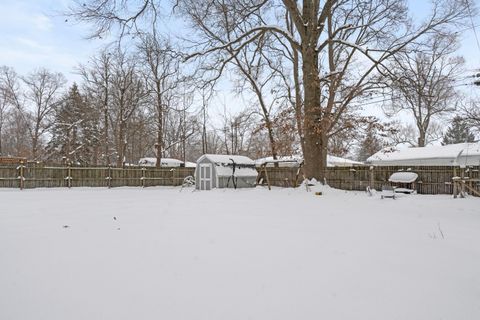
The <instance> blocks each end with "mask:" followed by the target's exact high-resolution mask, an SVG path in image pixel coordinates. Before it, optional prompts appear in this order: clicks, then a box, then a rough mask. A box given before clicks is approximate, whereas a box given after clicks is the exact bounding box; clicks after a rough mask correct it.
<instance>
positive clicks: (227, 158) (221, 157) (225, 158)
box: [197, 154, 255, 165]
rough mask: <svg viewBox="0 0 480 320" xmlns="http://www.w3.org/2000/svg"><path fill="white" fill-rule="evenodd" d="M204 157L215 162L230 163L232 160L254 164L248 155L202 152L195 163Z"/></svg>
mask: <svg viewBox="0 0 480 320" xmlns="http://www.w3.org/2000/svg"><path fill="white" fill-rule="evenodd" d="M205 158H207V159H208V160H210V161H211V162H213V163H215V164H232V160H233V161H234V162H235V163H236V164H241V165H255V162H254V161H253V160H252V159H250V158H249V157H245V156H238V155H228V154H204V155H203V156H201V157H200V158H198V160H197V163H198V162H199V161H202V160H203V159H205Z"/></svg>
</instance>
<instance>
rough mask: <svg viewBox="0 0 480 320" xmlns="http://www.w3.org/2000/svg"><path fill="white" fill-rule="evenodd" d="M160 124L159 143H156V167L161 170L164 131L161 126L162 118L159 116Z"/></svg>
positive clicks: (158, 130) (158, 128)
mask: <svg viewBox="0 0 480 320" xmlns="http://www.w3.org/2000/svg"><path fill="white" fill-rule="evenodd" d="M159 120H160V123H159V124H158V127H157V142H156V143H155V147H156V148H157V160H156V162H155V167H157V168H160V167H161V164H162V150H163V130H162V124H161V121H162V119H161V116H159Z"/></svg>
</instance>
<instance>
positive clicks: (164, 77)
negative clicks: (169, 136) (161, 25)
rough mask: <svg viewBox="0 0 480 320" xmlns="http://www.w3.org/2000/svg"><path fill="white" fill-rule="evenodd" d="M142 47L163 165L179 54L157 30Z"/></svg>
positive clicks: (177, 75) (176, 80)
mask: <svg viewBox="0 0 480 320" xmlns="http://www.w3.org/2000/svg"><path fill="white" fill-rule="evenodd" d="M138 51H139V54H140V56H141V57H142V60H143V61H144V62H145V68H144V72H145V79H146V84H147V89H148V91H149V94H150V96H151V100H152V102H153V103H152V104H153V107H154V108H153V109H154V110H153V111H154V117H155V123H156V142H155V148H156V158H157V161H156V167H157V168H160V164H161V159H162V156H163V151H164V148H165V145H164V141H163V136H164V127H163V125H164V116H165V113H166V112H167V111H168V109H169V108H172V106H171V104H172V100H173V99H174V97H175V94H176V92H175V89H176V88H177V87H178V84H179V82H180V81H181V80H180V79H179V77H180V75H179V57H178V54H177V53H176V51H175V50H174V48H173V47H172V45H171V43H170V42H169V41H168V40H167V39H163V40H162V39H160V38H158V37H156V36H155V33H153V34H144V35H143V36H142V37H141V42H140V43H139V44H138Z"/></svg>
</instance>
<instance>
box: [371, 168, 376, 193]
mask: <svg viewBox="0 0 480 320" xmlns="http://www.w3.org/2000/svg"><path fill="white" fill-rule="evenodd" d="M373 170H374V166H370V189H375V174H374V172H373Z"/></svg>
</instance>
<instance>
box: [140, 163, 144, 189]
mask: <svg viewBox="0 0 480 320" xmlns="http://www.w3.org/2000/svg"><path fill="white" fill-rule="evenodd" d="M140 180H142V188H145V167H143V168H142V177H141V178H140Z"/></svg>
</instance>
